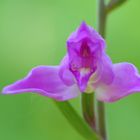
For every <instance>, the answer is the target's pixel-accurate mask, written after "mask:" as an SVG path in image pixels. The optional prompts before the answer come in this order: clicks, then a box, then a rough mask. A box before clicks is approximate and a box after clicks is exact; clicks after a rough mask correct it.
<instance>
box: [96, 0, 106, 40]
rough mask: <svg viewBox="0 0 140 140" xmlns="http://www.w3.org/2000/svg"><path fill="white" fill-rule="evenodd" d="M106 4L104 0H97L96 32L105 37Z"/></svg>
mask: <svg viewBox="0 0 140 140" xmlns="http://www.w3.org/2000/svg"><path fill="white" fill-rule="evenodd" d="M106 20H107V13H106V6H105V2H104V0H98V24H97V25H98V32H99V33H100V35H102V37H104V38H105V34H106V30H105V29H106Z"/></svg>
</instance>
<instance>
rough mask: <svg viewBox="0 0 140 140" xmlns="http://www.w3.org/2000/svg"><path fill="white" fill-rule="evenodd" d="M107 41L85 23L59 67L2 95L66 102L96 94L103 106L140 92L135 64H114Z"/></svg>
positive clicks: (38, 71)
mask: <svg viewBox="0 0 140 140" xmlns="http://www.w3.org/2000/svg"><path fill="white" fill-rule="evenodd" d="M105 48H106V43H105V40H104V39H103V38H102V37H101V36H100V35H99V34H98V32H96V31H95V30H94V29H93V28H92V27H90V26H88V25H86V23H85V22H82V24H81V25H80V27H79V28H78V29H77V30H76V31H75V32H73V33H72V34H71V35H70V36H69V38H68V40H67V54H66V55H65V56H64V58H63V60H62V62H61V63H60V65H58V66H38V67H35V68H33V69H32V70H31V71H30V72H29V74H28V75H27V76H26V77H25V78H23V79H21V80H19V81H17V82H15V83H13V84H11V85H9V86H6V87H5V88H4V89H3V94H18V93H23V92H35V93H39V94H41V95H43V96H47V97H50V98H53V99H55V100H59V101H64V100H69V99H71V98H75V97H77V96H78V95H80V94H81V93H83V94H86V93H91V94H92V93H93V92H94V93H95V95H96V98H97V99H98V100H100V101H103V102H114V101H117V100H119V99H121V98H123V97H125V96H127V95H129V94H133V93H134V92H139V91H140V75H139V74H138V71H137V69H136V67H135V66H134V65H133V64H130V63H127V62H124V63H117V64H112V62H111V59H110V58H109V56H108V55H107V54H106V52H105Z"/></svg>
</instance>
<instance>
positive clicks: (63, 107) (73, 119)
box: [54, 101, 100, 140]
mask: <svg viewBox="0 0 140 140" xmlns="http://www.w3.org/2000/svg"><path fill="white" fill-rule="evenodd" d="M54 102H55V104H56V106H57V107H58V109H59V110H60V111H61V112H62V114H63V115H64V116H65V118H66V119H67V121H68V122H69V123H70V124H71V125H72V126H73V128H74V129H75V130H76V131H77V132H78V133H79V134H80V135H81V136H83V137H84V138H85V139H86V140H100V137H99V136H97V134H96V133H95V132H94V131H92V129H91V128H90V127H89V126H88V125H87V124H86V122H85V121H84V120H83V119H82V118H81V117H80V116H79V114H78V113H77V112H76V111H75V109H74V108H73V107H72V106H71V104H70V103H69V102H68V101H65V102H57V101H54Z"/></svg>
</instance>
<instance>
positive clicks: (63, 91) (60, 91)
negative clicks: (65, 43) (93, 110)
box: [3, 66, 80, 101]
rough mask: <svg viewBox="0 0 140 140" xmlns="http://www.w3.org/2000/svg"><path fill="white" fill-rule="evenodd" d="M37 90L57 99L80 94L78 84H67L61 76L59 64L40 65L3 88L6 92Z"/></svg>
mask: <svg viewBox="0 0 140 140" xmlns="http://www.w3.org/2000/svg"><path fill="white" fill-rule="evenodd" d="M23 92H35V93H39V94H41V95H43V96H48V97H50V98H54V99H56V100H60V101H63V100H68V99H71V98H74V97H76V96H78V95H79V93H80V91H79V89H78V87H77V85H76V84H72V85H70V86H67V85H66V84H65V83H64V82H63V81H62V80H61V78H60V76H59V66H38V67H36V68H33V69H32V70H31V72H30V73H29V74H28V75H27V76H26V77H25V78H24V79H22V80H19V81H17V82H15V83H13V84H11V85H9V86H7V87H5V88H4V89H3V93H4V94H17V93H23Z"/></svg>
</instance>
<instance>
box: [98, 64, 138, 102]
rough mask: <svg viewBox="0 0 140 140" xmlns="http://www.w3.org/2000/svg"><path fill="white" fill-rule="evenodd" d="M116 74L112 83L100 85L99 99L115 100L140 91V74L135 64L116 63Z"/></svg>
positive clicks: (105, 100)
mask: <svg viewBox="0 0 140 140" xmlns="http://www.w3.org/2000/svg"><path fill="white" fill-rule="evenodd" d="M114 74H115V76H114V79H113V81H112V83H110V84H102V85H99V87H98V88H97V89H96V91H95V92H96V97H97V99H98V100H100V101H104V102H114V101H117V100H119V99H121V98H123V97H125V96H128V95H130V94H133V93H134V92H140V75H139V74H138V71H137V69H136V67H135V66H134V65H132V64H130V63H117V64H114Z"/></svg>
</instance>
